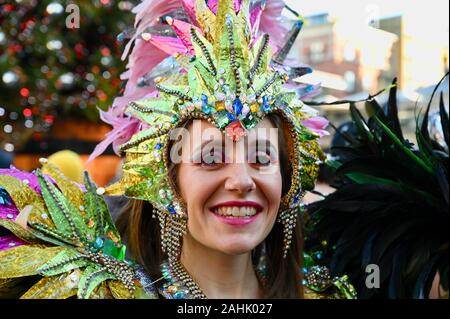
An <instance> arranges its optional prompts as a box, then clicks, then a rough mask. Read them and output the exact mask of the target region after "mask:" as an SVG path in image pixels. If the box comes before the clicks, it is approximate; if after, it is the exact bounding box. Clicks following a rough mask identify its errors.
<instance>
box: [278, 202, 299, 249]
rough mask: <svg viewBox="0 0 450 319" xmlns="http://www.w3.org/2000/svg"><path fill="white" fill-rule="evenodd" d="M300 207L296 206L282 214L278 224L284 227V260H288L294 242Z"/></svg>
mask: <svg viewBox="0 0 450 319" xmlns="http://www.w3.org/2000/svg"><path fill="white" fill-rule="evenodd" d="M298 212H299V207H298V206H295V207H292V208H288V209H286V210H283V211H281V212H280V214H279V216H278V222H279V223H281V224H282V225H283V258H286V256H287V253H288V251H289V248H290V247H291V242H292V233H293V231H294V229H295V224H296V221H297V214H298Z"/></svg>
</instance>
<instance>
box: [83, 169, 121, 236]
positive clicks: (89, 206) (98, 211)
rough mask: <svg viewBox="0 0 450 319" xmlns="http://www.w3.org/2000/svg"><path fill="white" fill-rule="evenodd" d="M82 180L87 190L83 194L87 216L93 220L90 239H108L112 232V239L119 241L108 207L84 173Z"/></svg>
mask: <svg viewBox="0 0 450 319" xmlns="http://www.w3.org/2000/svg"><path fill="white" fill-rule="evenodd" d="M84 179H85V185H86V189H87V192H86V194H85V206H86V211H87V214H88V215H89V216H91V218H93V222H94V226H93V228H92V229H94V233H93V237H92V239H95V238H97V237H102V236H105V235H106V236H108V237H110V235H109V234H108V232H112V233H113V234H114V237H115V238H117V240H120V235H119V232H118V231H117V229H116V227H115V226H114V223H113V221H112V219H111V214H110V213H109V210H108V206H107V205H106V202H105V200H104V198H103V197H102V196H100V195H98V194H97V191H96V186H95V185H94V183H93V182H92V181H91V179H90V178H89V175H88V174H87V172H85V175H84Z"/></svg>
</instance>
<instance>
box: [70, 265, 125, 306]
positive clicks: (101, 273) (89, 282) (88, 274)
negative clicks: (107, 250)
mask: <svg viewBox="0 0 450 319" xmlns="http://www.w3.org/2000/svg"><path fill="white" fill-rule="evenodd" d="M109 279H116V276H114V275H113V274H112V273H110V272H107V271H106V270H104V269H103V268H101V266H99V265H94V264H91V265H89V266H88V267H86V270H85V271H84V272H83V275H82V276H81V278H80V282H79V284H78V294H77V295H78V298H79V299H87V298H89V296H90V295H91V294H92V292H93V291H94V289H95V288H96V287H98V286H99V285H100V284H101V283H102V282H104V281H106V280H109Z"/></svg>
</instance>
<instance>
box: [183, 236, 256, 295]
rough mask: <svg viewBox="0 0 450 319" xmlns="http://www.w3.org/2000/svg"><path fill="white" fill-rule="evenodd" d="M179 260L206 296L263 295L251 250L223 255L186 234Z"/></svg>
mask: <svg viewBox="0 0 450 319" xmlns="http://www.w3.org/2000/svg"><path fill="white" fill-rule="evenodd" d="M181 263H182V264H183V266H184V267H185V268H186V270H187V272H188V273H189V275H190V276H191V277H192V279H193V280H194V281H195V282H196V283H197V285H198V286H199V287H200V288H201V289H202V290H203V292H204V294H205V295H206V296H207V297H208V298H212V299H221V298H224V299H228V298H229V299H234V298H241V299H256V298H262V287H261V284H260V283H259V281H258V278H257V276H256V273H255V269H254V267H253V264H252V260H251V253H250V252H249V253H246V254H242V255H235V256H233V255H226V254H223V253H221V252H218V251H216V250H213V249H210V248H208V247H205V246H203V245H201V244H200V243H198V242H196V241H195V240H194V239H193V238H189V236H185V240H183V248H182V252H181Z"/></svg>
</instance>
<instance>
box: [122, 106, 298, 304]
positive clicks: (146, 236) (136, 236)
mask: <svg viewBox="0 0 450 319" xmlns="http://www.w3.org/2000/svg"><path fill="white" fill-rule="evenodd" d="M267 117H268V119H269V120H270V121H271V122H272V123H273V125H274V126H275V127H276V128H278V129H279V132H281V134H278V140H279V152H280V154H279V158H280V170H281V177H282V196H284V195H285V194H287V192H288V191H289V189H290V187H291V176H292V167H291V165H290V163H292V162H293V161H292V159H291V158H289V156H290V154H288V145H293V141H292V137H291V134H286V130H287V126H286V125H285V123H284V122H283V120H282V119H281V117H280V116H279V115H278V114H276V113H271V114H269V115H268V116H267ZM168 173H169V176H170V177H171V179H172V181H174V185H177V183H176V167H175V165H171V167H169V172H168ZM152 215H153V207H152V205H151V204H150V203H149V202H146V201H142V200H136V199H131V200H129V201H128V203H127V204H126V205H125V206H124V207H123V208H122V210H121V212H120V215H119V217H118V220H117V222H116V223H117V227H118V229H119V231H120V232H121V234H122V236H123V237H124V240H125V241H126V242H127V245H128V249H129V250H130V254H131V257H132V258H134V259H135V260H136V261H137V262H139V263H140V264H141V265H142V266H143V267H144V268H145V269H146V271H147V272H148V273H149V275H150V276H151V277H152V278H155V280H156V279H158V278H160V277H161V270H160V265H161V263H162V262H163V261H164V260H165V259H166V258H167V257H166V255H165V254H164V253H163V251H162V249H161V237H160V236H161V233H160V227H159V223H158V221H157V219H153V218H152ZM283 242H284V235H283V227H282V224H280V223H278V222H276V223H275V225H274V227H273V229H272V230H271V231H270V233H269V235H268V236H267V238H266V239H265V240H264V241H263V242H262V243H261V244H260V245H258V246H257V247H256V248H255V249H254V251H253V253H252V260H253V264H254V265H257V264H258V263H259V262H260V261H261V260H262V261H263V262H264V266H265V271H266V273H267V284H266V287H265V288H266V291H265V296H264V297H265V298H303V289H302V284H301V283H302V279H303V274H302V267H303V236H302V231H301V222H300V216H298V217H297V224H296V227H295V230H294V233H293V237H292V243H291V248H290V249H289V252H288V254H287V257H286V258H283ZM261 258H262V259H261Z"/></svg>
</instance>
